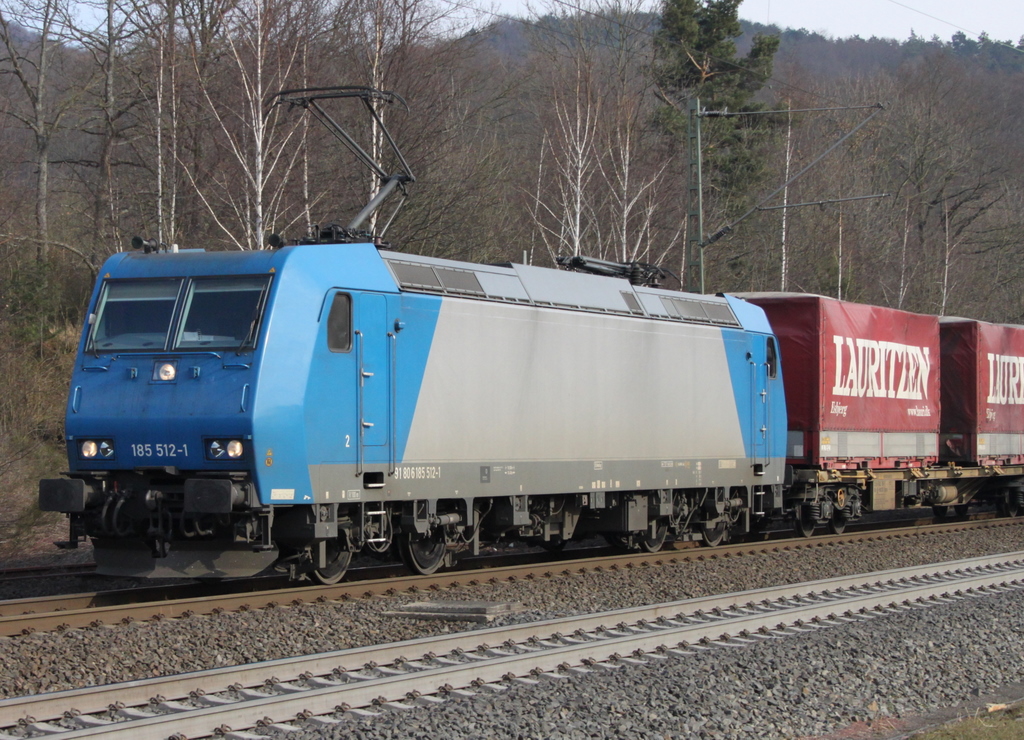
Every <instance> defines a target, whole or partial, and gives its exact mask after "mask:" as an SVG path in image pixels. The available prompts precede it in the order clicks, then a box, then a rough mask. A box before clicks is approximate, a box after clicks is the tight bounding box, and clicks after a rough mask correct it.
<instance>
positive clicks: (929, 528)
mask: <svg viewBox="0 0 1024 740" xmlns="http://www.w3.org/2000/svg"><path fill="white" fill-rule="evenodd" d="M981 517H984V518H978V519H976V520H974V521H951V522H943V523H939V524H934V523H930V524H924V525H922V524H918V525H917V526H914V527H901V528H897V529H889V530H882V531H878V530H871V531H864V532H854V531H847V532H846V533H844V534H842V535H828V536H823V537H816V538H813V539H806V538H795V539H782V540H771V541H765V542H758V543H750V542H744V543H739V544H735V545H726V546H720V547H716V548H700V547H686V548H685V549H681V550H673V549H666V550H663V551H661V552H657V553H625V554H622V553H620V554H616V555H607V556H604V557H592V556H591V557H582V558H574V557H571V555H572V554H573V553H576V552H579V551H569V552H568V553H567V554H564V555H565V557H566V558H567V559H562V560H559V561H557V562H551V561H550V559H548V560H545V561H544V562H537V561H536V560H532V561H530V562H527V563H523V564H516V565H504V566H499V567H492V568H487V569H486V570H484V569H482V568H481V567H478V568H470V569H466V570H459V571H454V572H445V573H435V574H433V575H430V576H410V575H408V573H406V572H404V571H401V570H400V569H399V568H396V567H392V566H387V568H388V570H386V571H385V573H384V575H381V572H380V571H377V570H374V569H366V570H364V571H362V572H354V573H353V576H354V577H358V576H362V577H363V578H365V580H356V581H351V582H343V583H340V584H337V585H333V586H317V585H301V586H295V585H293V584H291V585H287V586H281V585H280V583H279V585H278V586H277V587H270V588H260V587H259V586H260V585H262V584H260V583H259V582H258V581H250V580H246V581H241V582H238V583H236V584H234V585H233V586H231V584H230V583H229V584H224V583H216V584H211V583H206V584H202V583H201V584H187V585H185V586H174V587H170V588H169V587H167V586H160V587H153V588H140V589H128V590H124V591H108V592H94V593H82V594H67V595H58V596H47V597H42V598H31V599H15V600H9V601H3V602H0V635H4V636H15V635H23V634H30V633H32V632H37V631H49V630H64V629H73V628H81V627H89V626H96V625H102V624H117V623H128V622H131V621H139V620H142V621H145V620H153V619H165V618H176V617H185V616H190V615H192V614H210V613H218V612H222V611H236V610H244V609H260V608H265V607H270V606H278V605H295V604H301V603H308V602H315V601H343V600H351V599H358V598H369V597H373V596H378V595H384V594H394V593H400V592H404V591H407V592H415V591H439V590H444V589H450V588H455V587H459V586H466V585H475V584H476V583H480V582H484V581H488V582H500V581H507V580H516V579H529V578H550V577H556V576H558V575H561V574H571V573H583V572H587V571H591V570H596V571H600V570H604V569H616V568H634V567H644V566H650V565H662V564H672V563H681V562H687V561H691V560H701V559H706V558H718V557H723V558H727V557H734V556H735V557H740V556H743V555H748V554H753V553H756V552H770V551H773V550H782V549H797V548H812V547H824V546H829V545H839V544H842V543H848V542H857V541H863V540H873V539H878V540H885V539H888V538H897V537H908V536H915V535H922V534H928V533H952V532H957V531H963V530H969V529H975V528H984V527H1012V526H1024V519H992V518H989V517H987V516H986V515H981ZM928 521H929V522H930V521H931V520H930V519H929V520H928ZM548 557H549V558H550V556H548ZM476 565H477V566H481V565H482V563H479V562H477V563H476ZM226 587H229V588H227V589H226ZM232 588H233V589H234V590H232ZM193 589H194V590H193ZM179 594H181V595H180V596H179Z"/></svg>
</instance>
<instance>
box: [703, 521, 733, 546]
mask: <svg viewBox="0 0 1024 740" xmlns="http://www.w3.org/2000/svg"><path fill="white" fill-rule="evenodd" d="M727 528H728V527H727V526H726V524H725V523H724V522H719V523H718V524H716V525H715V526H713V527H709V526H708V525H707V524H704V525H701V530H700V536H701V540H700V544H702V545H704V546H705V547H715V546H717V545H720V544H722V540H724V539H725V532H726V529H727Z"/></svg>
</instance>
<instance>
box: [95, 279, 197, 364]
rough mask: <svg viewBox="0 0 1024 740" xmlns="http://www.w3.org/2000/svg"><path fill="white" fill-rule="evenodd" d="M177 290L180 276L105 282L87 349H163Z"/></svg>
mask: <svg viewBox="0 0 1024 740" xmlns="http://www.w3.org/2000/svg"><path fill="white" fill-rule="evenodd" d="M180 290H181V279H180V278H178V279H174V280H123V281H121V280H119V281H111V282H107V283H106V284H105V285H104V286H103V294H102V295H101V296H100V302H99V306H98V307H97V309H96V314H97V318H96V326H95V329H94V330H93V334H92V340H91V346H90V349H92V350H96V351H100V350H103V351H107V350H109V351H118V350H143V351H145V350H151V351H154V352H156V351H159V350H162V349H163V348H164V346H165V345H166V343H167V333H168V331H169V330H170V328H171V319H173V318H174V304H175V303H176V302H177V299H178V293H179V292H180Z"/></svg>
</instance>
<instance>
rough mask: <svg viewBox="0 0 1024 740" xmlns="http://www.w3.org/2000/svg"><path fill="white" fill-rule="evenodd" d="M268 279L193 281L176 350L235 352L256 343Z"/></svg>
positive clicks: (210, 279) (179, 330)
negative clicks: (230, 350) (199, 349)
mask: <svg viewBox="0 0 1024 740" xmlns="http://www.w3.org/2000/svg"><path fill="white" fill-rule="evenodd" d="M269 282H270V280H269V278H265V277H258V278H252V277H235V278H204V279H202V280H193V281H192V283H191V284H190V285H189V289H188V293H187V295H186V297H185V308H184V311H183V316H182V320H181V323H180V326H179V328H178V336H177V337H176V338H175V341H174V349H197V348H203V349H236V348H241V347H243V346H245V345H247V344H250V343H251V342H253V341H254V340H255V339H256V329H257V328H258V326H259V318H260V313H261V311H260V309H261V308H262V305H263V294H264V293H265V292H266V289H267V285H268V284H269Z"/></svg>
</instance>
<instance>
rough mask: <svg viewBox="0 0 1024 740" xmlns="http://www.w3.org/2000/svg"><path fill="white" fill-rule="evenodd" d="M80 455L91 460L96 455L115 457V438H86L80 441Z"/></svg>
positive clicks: (105, 458)
mask: <svg viewBox="0 0 1024 740" xmlns="http://www.w3.org/2000/svg"><path fill="white" fill-rule="evenodd" d="M78 455H79V457H81V458H82V459H83V460H91V459H93V458H94V457H99V458H102V459H104V460H110V459H111V458H113V457H114V440H112V439H84V440H82V441H81V442H79V443H78Z"/></svg>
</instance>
